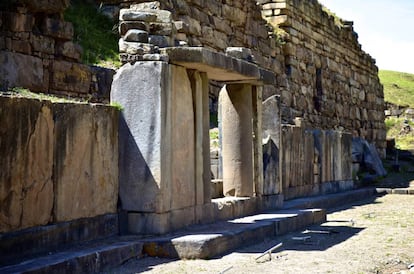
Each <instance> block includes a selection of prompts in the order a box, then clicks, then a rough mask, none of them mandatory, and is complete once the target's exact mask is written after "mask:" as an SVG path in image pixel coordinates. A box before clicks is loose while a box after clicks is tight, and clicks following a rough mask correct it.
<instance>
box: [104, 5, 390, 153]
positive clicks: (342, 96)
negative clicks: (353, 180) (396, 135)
mask: <svg viewBox="0 0 414 274" xmlns="http://www.w3.org/2000/svg"><path fill="white" fill-rule="evenodd" d="M110 2H111V3H112V4H113V3H114V2H116V1H110ZM119 2H120V1H118V3H119ZM120 5H121V7H125V8H130V9H131V10H135V11H137V10H141V11H142V12H148V10H150V9H152V10H153V11H152V12H153V13H156V11H155V10H158V12H161V11H162V12H167V11H169V12H170V13H171V15H169V16H171V17H170V18H171V20H172V23H173V24H172V27H171V25H170V22H166V25H165V26H166V28H165V29H163V30H160V29H159V28H158V27H159V26H160V24H159V23H158V24H155V25H156V26H157V27H156V28H155V27H154V23H151V22H149V24H147V25H146V26H145V30H148V29H150V30H149V36H151V35H159V34H160V33H162V35H164V36H165V37H164V38H165V39H157V40H155V39H154V42H155V49H157V48H158V47H159V46H160V47H163V46H168V43H169V44H173V45H175V46H203V47H206V48H210V49H212V50H215V51H219V52H224V51H225V50H226V48H227V47H245V48H248V49H250V50H251V52H252V55H253V56H252V58H251V60H250V61H253V62H256V63H257V64H259V65H260V66H262V67H264V68H267V69H270V70H272V71H273V72H274V73H275V74H276V75H277V79H278V82H277V84H276V85H274V86H266V87H265V92H264V99H266V98H268V97H269V96H271V95H274V94H278V95H281V103H282V109H283V111H282V119H283V121H284V122H286V123H292V124H293V121H294V119H295V118H296V117H301V118H304V119H305V120H306V122H307V124H308V126H309V127H313V128H320V129H340V130H343V129H344V130H346V131H348V132H350V133H352V134H353V136H359V137H363V138H365V139H367V140H368V141H370V142H372V143H374V144H375V145H376V146H377V148H378V150H379V151H380V152H381V153H383V152H384V149H385V125H384V122H383V120H384V114H383V113H384V99H383V88H382V85H381V84H380V82H379V78H378V68H377V67H376V65H375V60H374V59H373V58H371V56H369V55H368V54H366V53H365V52H364V51H363V50H362V49H361V45H360V44H359V43H358V40H357V38H358V35H357V34H356V33H355V31H354V29H353V24H352V22H348V21H343V20H341V19H339V18H335V17H334V16H333V15H330V14H329V13H328V12H326V11H325V9H324V8H323V7H322V6H321V4H319V3H318V1H316V0H311V1H305V0H287V1H283V0H258V1H251V0H244V1H229V0H226V1H216V0H208V1H199V0H187V1H185V0H170V1H160V2H148V1H122V3H121V4H120ZM124 16H125V13H122V11H121V23H120V25H121V27H120V32H121V34H122V35H125V32H126V31H127V30H128V29H129V28H130V27H131V28H133V27H134V26H133V24H130V23H127V22H123V21H122V20H123V19H125V18H124ZM157 20H158V19H157ZM157 20H156V21H157ZM151 25H152V26H153V27H152V28H151V27H150V26H151ZM151 29H152V30H151ZM155 29H156V30H155ZM151 32H152V33H151ZM145 41H147V40H145ZM148 41H149V40H148ZM160 41H163V42H164V44H163V45H160V44H159V42H160ZM166 41H168V43H167V42H166ZM150 44H151V42H150ZM149 49H151V50H153V49H154V47H153V46H149ZM122 51H123V50H122V47H121V52H122ZM155 52H156V50H155ZM129 58H130V59H131V57H129ZM135 58H136V57H135ZM146 58H154V57H153V56H151V57H150V56H147V57H146ZM142 59H143V58H141V60H142ZM124 61H128V60H127V59H126V58H124Z"/></svg>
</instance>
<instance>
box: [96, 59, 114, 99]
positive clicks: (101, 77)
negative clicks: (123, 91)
mask: <svg viewBox="0 0 414 274" xmlns="http://www.w3.org/2000/svg"><path fill="white" fill-rule="evenodd" d="M91 72H92V75H93V76H92V82H93V84H94V86H95V87H94V88H95V89H94V93H93V94H92V95H93V96H94V99H97V101H98V102H107V103H109V97H110V94H111V86H112V79H113V76H114V75H115V71H114V70H112V69H108V68H103V67H97V66H91Z"/></svg>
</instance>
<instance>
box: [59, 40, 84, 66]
mask: <svg viewBox="0 0 414 274" xmlns="http://www.w3.org/2000/svg"><path fill="white" fill-rule="evenodd" d="M57 51H58V53H59V54H61V55H63V56H66V57H69V58H71V59H74V60H76V61H80V59H81V55H82V47H81V46H80V45H78V44H75V43H73V42H72V41H66V42H63V43H60V44H59V45H58V48H57Z"/></svg>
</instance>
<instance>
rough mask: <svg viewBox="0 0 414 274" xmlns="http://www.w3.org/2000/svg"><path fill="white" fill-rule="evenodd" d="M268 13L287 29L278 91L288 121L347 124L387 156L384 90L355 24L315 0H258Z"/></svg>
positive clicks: (327, 125)
mask: <svg viewBox="0 0 414 274" xmlns="http://www.w3.org/2000/svg"><path fill="white" fill-rule="evenodd" d="M258 2H260V3H261V4H262V9H263V11H262V14H263V16H264V18H265V19H266V20H267V21H268V22H269V24H271V25H273V26H275V27H276V26H277V27H278V28H280V29H282V30H283V31H284V32H285V35H284V39H285V43H284V45H283V46H282V48H283V55H284V64H285V68H286V69H285V72H286V79H285V81H281V82H280V83H279V87H278V89H279V90H278V91H275V93H277V94H280V95H281V99H282V104H283V105H284V106H286V109H285V111H284V113H283V116H284V117H285V119H287V120H289V119H290V120H292V119H294V118H295V117H303V118H304V119H306V121H307V122H308V123H309V124H311V125H312V127H313V128H321V129H339V128H344V129H345V130H347V131H349V132H351V133H352V134H353V135H354V136H359V137H362V138H364V139H366V140H368V141H369V142H371V143H374V144H375V145H376V147H377V149H378V150H379V151H380V152H381V153H382V155H384V153H385V147H386V142H385V138H386V131H385V124H384V94H383V87H382V85H381V84H380V81H379V78H378V68H377V66H376V65H375V59H373V58H372V57H371V56H370V55H368V54H367V53H365V52H364V51H363V50H362V49H361V45H360V44H359V43H358V34H357V33H356V32H355V31H354V29H353V23H352V22H350V21H344V20H342V19H340V18H336V17H334V16H333V15H331V14H330V13H329V12H327V11H326V10H325V9H324V8H323V7H322V6H321V4H320V3H319V2H318V1H316V0H311V1H308V0H306V1H305V0H283V1H282V0H260V1H258Z"/></svg>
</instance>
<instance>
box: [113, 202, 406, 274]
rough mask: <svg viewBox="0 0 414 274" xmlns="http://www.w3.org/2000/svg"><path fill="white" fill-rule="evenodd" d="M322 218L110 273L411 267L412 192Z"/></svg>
mask: <svg viewBox="0 0 414 274" xmlns="http://www.w3.org/2000/svg"><path fill="white" fill-rule="evenodd" d="M327 219H328V220H327V222H326V223H324V224H322V225H321V226H313V227H309V228H307V230H308V231H306V230H304V231H299V232H295V233H291V234H288V235H285V236H282V237H277V238H271V239H267V240H266V241H264V242H261V243H258V244H256V245H252V246H247V247H244V248H241V249H238V250H236V251H234V252H232V253H231V254H227V255H224V256H222V257H220V258H215V259H211V260H167V259H160V258H149V257H148V258H143V259H139V260H132V261H129V262H127V263H126V264H124V265H123V266H121V267H119V268H117V269H113V270H112V271H110V273H226V274H231V273H414V272H409V269H408V266H409V265H410V264H412V263H414V195H386V196H382V197H377V198H373V199H371V200H367V201H364V202H362V203H359V204H354V205H347V206H345V207H343V208H337V209H335V210H334V211H332V212H331V213H329V214H328V217H327ZM294 237H299V240H298V239H296V238H294ZM301 237H307V238H308V239H306V240H303V239H300V238H301ZM309 237H310V238H309ZM278 243H283V245H282V247H281V248H280V249H277V250H275V251H274V252H273V253H272V255H271V258H270V256H269V255H268V254H266V255H265V256H264V257H262V258H260V259H258V260H256V257H258V256H259V255H260V254H261V253H262V252H264V251H266V250H267V249H269V248H271V247H273V246H275V245H277V244H278ZM270 259H271V260H270ZM413 270H414V269H413ZM401 271H402V272H401Z"/></svg>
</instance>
